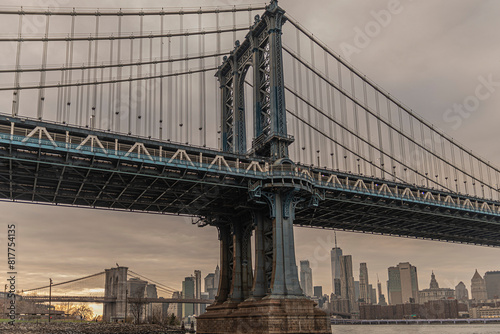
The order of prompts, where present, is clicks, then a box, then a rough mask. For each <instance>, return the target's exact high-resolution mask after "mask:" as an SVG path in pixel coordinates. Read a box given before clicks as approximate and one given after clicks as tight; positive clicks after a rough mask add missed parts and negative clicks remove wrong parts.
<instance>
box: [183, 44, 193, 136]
mask: <svg viewBox="0 0 500 334" xmlns="http://www.w3.org/2000/svg"><path fill="white" fill-rule="evenodd" d="M185 39H186V41H185V47H186V51H185V53H184V56H185V57H187V56H188V55H189V37H188V35H186V36H185ZM188 70H189V60H186V61H185V62H184V72H185V73H187V72H188ZM185 83H186V86H185V90H184V97H185V98H186V102H185V107H184V108H185V110H184V114H185V116H186V118H185V120H186V123H185V127H184V129H185V131H186V141H185V143H186V144H188V143H190V142H191V141H190V139H191V138H190V127H191V122H190V119H191V110H190V107H191V103H190V102H191V101H190V99H189V96H190V92H192V90H191V75H190V74H186V80H185Z"/></svg>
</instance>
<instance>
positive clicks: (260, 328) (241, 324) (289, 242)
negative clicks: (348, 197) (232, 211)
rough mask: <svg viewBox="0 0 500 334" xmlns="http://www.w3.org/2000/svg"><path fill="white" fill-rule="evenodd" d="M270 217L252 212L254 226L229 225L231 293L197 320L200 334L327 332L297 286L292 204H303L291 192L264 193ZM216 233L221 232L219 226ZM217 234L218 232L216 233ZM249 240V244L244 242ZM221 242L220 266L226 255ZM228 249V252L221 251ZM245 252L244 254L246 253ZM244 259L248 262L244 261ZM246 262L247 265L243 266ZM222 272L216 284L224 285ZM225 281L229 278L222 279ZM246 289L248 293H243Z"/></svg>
mask: <svg viewBox="0 0 500 334" xmlns="http://www.w3.org/2000/svg"><path fill="white" fill-rule="evenodd" d="M262 196H263V197H264V198H266V200H267V203H268V205H269V208H270V210H269V213H266V211H262V209H255V210H254V211H253V212H252V216H253V224H248V223H245V222H233V223H232V224H233V227H232V231H233V233H232V234H233V239H232V240H233V242H232V245H233V250H234V251H233V263H232V279H231V293H230V294H229V296H228V297H227V298H226V300H224V298H223V296H224V295H225V292H224V291H221V292H220V293H219V296H218V298H217V302H216V303H215V304H214V305H212V306H209V307H208V308H207V312H206V313H205V314H203V315H201V316H200V317H198V321H197V333H199V334H223V333H228V334H229V333H232V334H233V333H252V334H264V333H266V334H267V333H276V334H278V333H279V334H281V333H288V334H292V333H293V334H301V333H303V334H305V333H308V334H327V333H331V329H330V326H329V324H328V321H327V317H326V314H325V313H324V312H322V311H320V310H319V309H318V308H317V307H316V305H315V303H314V302H313V301H312V300H310V299H309V298H307V297H305V296H304V294H303V292H302V289H301V288H300V285H299V279H298V273H297V265H296V260H295V246H294V237H293V219H294V212H295V206H296V205H297V204H298V203H299V202H300V201H302V198H300V197H299V196H297V192H296V191H295V190H294V189H291V190H290V189H289V190H285V191H275V192H267V193H265V192H262ZM253 227H255V229H256V231H255V258H256V260H255V277H254V278H253V285H252V288H251V290H252V291H251V292H250V285H249V284H247V283H246V280H249V279H250V277H251V276H250V273H251V271H252V270H251V269H249V268H251V260H250V257H251V254H250V252H249V249H250V246H249V240H250V235H251V234H250V233H249V231H250V232H251V231H252V228H253ZM219 231H221V229H220V228H219ZM219 233H220V232H219ZM247 242H248V245H247V244H246V243H247ZM227 244H228V243H224V242H222V241H221V257H222V258H221V263H222V264H223V265H222V270H224V269H223V268H224V263H227V262H228V261H227V259H224V256H225V254H228V253H229V252H230V251H229V250H228V249H229V247H227V246H225V245H227ZM224 247H226V248H228V249H226V250H224V249H223V248H224ZM247 254H248V255H247ZM245 256H248V257H249V258H248V259H245ZM245 264H246V265H245ZM222 276H223V274H222V273H221V278H220V283H219V286H222V287H224V286H226V285H227V284H226V283H223V282H225V279H224V278H223V277H222ZM226 280H227V279H226ZM247 290H248V292H246V291H247Z"/></svg>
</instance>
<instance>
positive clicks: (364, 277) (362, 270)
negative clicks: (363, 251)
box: [359, 262, 372, 304]
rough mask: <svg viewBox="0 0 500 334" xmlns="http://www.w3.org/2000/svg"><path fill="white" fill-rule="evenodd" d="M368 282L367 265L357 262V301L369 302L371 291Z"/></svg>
mask: <svg viewBox="0 0 500 334" xmlns="http://www.w3.org/2000/svg"><path fill="white" fill-rule="evenodd" d="M371 289H372V288H371V287H370V286H369V283H368V266H367V265H366V263H364V262H363V263H360V264H359V302H360V303H365V304H371V299H372V295H371V294H372V291H371Z"/></svg>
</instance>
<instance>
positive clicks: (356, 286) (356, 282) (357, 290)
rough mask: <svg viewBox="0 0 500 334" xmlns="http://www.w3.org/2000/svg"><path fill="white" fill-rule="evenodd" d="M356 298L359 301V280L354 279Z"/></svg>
mask: <svg viewBox="0 0 500 334" xmlns="http://www.w3.org/2000/svg"><path fill="white" fill-rule="evenodd" d="M354 299H355V300H356V302H359V281H354Z"/></svg>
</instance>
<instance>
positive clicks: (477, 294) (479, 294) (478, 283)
mask: <svg viewBox="0 0 500 334" xmlns="http://www.w3.org/2000/svg"><path fill="white" fill-rule="evenodd" d="M470 290H471V296H472V299H474V300H476V301H480V300H487V299H488V294H487V292H486V283H485V282H484V279H483V278H482V277H481V275H479V273H478V272H477V269H476V272H475V273H474V276H472V279H471V280H470Z"/></svg>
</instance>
